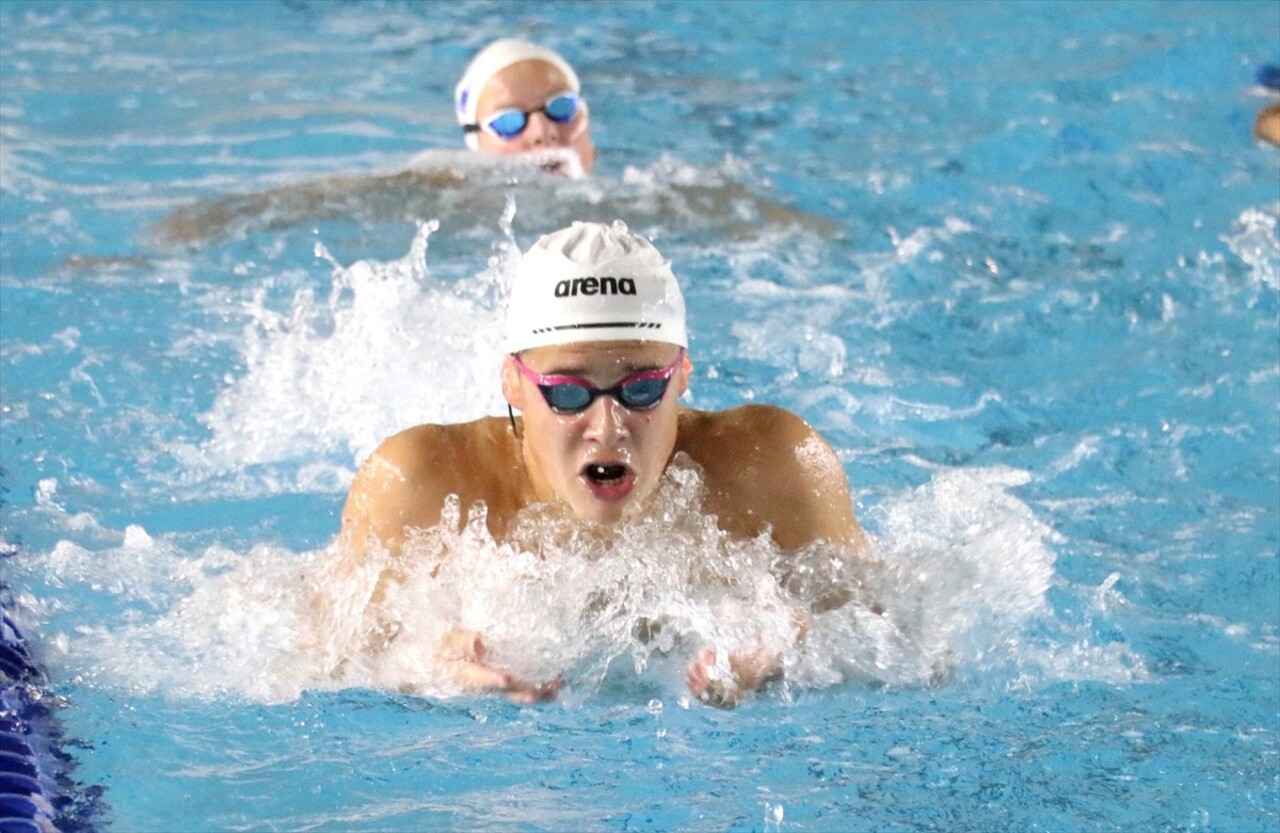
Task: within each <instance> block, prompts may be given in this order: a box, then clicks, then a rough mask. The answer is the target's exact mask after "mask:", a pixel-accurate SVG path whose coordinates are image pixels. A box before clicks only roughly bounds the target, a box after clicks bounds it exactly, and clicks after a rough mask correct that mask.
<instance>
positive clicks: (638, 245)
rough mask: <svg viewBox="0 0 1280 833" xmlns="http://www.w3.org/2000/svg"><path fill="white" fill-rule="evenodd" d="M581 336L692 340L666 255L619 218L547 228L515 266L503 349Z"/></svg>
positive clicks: (683, 343)
mask: <svg viewBox="0 0 1280 833" xmlns="http://www.w3.org/2000/svg"><path fill="white" fill-rule="evenodd" d="M584 341H661V342H665V343H668V344H677V345H679V346H681V347H688V346H689V339H688V336H687V334H686V332H685V313H684V295H682V294H681V292H680V285H679V284H677V283H676V276H675V275H674V274H672V272H671V261H669V260H667V259H666V258H664V257H663V256H662V255H661V254H659V253H658V250H657V249H655V248H654V247H653V244H652V243H650V242H649V241H648V240H646V239H644V238H643V237H641V236H640V235H638V234H632V233H631V232H630V231H628V230H627V227H626V226H625V225H624V224H623V223H621V222H615V223H614V224H613V225H611V226H610V225H605V224H604V223H582V222H578V223H574V224H573V225H572V226H570V227H569V228H566V229H561V230H559V231H555V232H552V233H551V234H548V235H546V236H545V237H543V238H542V239H541V240H539V241H538V242H537V243H534V244H533V246H532V247H531V248H530V249H529V251H528V252H526V253H525V255H524V257H522V258H521V260H520V266H519V267H518V268H517V269H516V277H515V283H514V285H513V286H512V288H511V298H510V301H509V302H508V304H507V343H506V351H507V352H508V353H516V352H519V351H521V350H528V349H530V348H533V347H545V346H547V345H549V344H575V343H579V342H584Z"/></svg>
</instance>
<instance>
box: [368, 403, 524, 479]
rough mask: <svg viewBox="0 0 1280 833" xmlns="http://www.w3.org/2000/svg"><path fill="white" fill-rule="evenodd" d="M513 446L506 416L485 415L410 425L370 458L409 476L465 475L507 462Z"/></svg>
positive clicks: (386, 442)
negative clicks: (476, 417) (456, 421)
mask: <svg viewBox="0 0 1280 833" xmlns="http://www.w3.org/2000/svg"><path fill="white" fill-rule="evenodd" d="M513 449H514V446H513V444H512V441H511V439H510V428H509V427H508V426H507V422H506V420H504V419H500V418H498V417H482V418H481V419H477V420H472V421H471V422H459V423H448V424H436V423H431V424H424V425H416V426H414V427H412V428H407V429H405V430H404V431H401V432H399V433H397V434H394V435H393V436H391V437H389V438H387V439H386V440H384V441H383V443H382V444H381V445H380V446H378V448H377V449H376V450H375V451H374V453H373V454H372V455H370V461H371V463H375V464H380V465H386V466H392V467H394V468H396V469H398V470H400V471H401V472H403V473H404V474H405V475H406V476H409V477H412V476H413V475H415V474H424V473H427V472H430V473H439V472H442V471H448V472H452V473H453V475H454V476H456V477H465V476H466V475H467V474H468V473H469V472H476V471H484V470H486V469H489V468H492V467H494V466H497V465H499V464H500V463H505V462H507V461H508V458H509V457H510V455H511V454H512V453H513Z"/></svg>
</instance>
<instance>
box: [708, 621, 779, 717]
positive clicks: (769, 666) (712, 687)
mask: <svg viewBox="0 0 1280 833" xmlns="http://www.w3.org/2000/svg"><path fill="white" fill-rule="evenodd" d="M718 656H719V655H718V654H717V652H716V649H715V648H703V649H702V650H701V651H699V652H698V656H697V658H696V659H694V661H693V662H691V663H689V668H688V670H687V671H686V673H685V682H686V683H688V685H689V691H691V692H692V693H693V695H694V696H695V697H697V698H698V699H699V700H701V701H702V702H704V703H709V704H710V705H712V706H715V707H717V708H721V709H732V708H733V707H734V706H736V705H738V704H739V703H741V702H742V701H743V700H744V699H746V698H747V696H748V695H750V694H751V693H752V692H753V691H756V690H757V689H759V688H760V687H761V686H762V685H764V684H765V683H767V682H769V681H770V680H773V679H776V678H778V677H781V676H782V653H781V652H780V651H777V650H775V649H772V648H770V647H768V646H767V645H765V644H764V641H763V640H762V639H760V638H759V637H756V639H754V640H753V641H752V642H751V643H750V644H748V645H745V646H743V647H742V648H739V649H738V650H736V651H731V652H730V653H729V663H728V667H725V666H724V665H722V664H720V663H719V662H717V659H718Z"/></svg>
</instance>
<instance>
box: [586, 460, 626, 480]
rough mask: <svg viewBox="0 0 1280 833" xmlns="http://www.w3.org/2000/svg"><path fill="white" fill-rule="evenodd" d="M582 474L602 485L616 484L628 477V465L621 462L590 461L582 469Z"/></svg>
mask: <svg viewBox="0 0 1280 833" xmlns="http://www.w3.org/2000/svg"><path fill="white" fill-rule="evenodd" d="M582 476H583V477H585V478H587V480H589V481H591V482H592V483H595V484H597V485H600V486H615V485H617V484H619V483H621V482H622V481H623V480H625V479H626V477H627V467H626V466H624V465H622V464H620V463H605V464H599V463H589V464H588V465H586V466H584V467H583V469H582Z"/></svg>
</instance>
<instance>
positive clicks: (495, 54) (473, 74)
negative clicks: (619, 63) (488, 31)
mask: <svg viewBox="0 0 1280 833" xmlns="http://www.w3.org/2000/svg"><path fill="white" fill-rule="evenodd" d="M521 61H543V62H544V63H548V64H551V66H553V67H555V68H556V69H558V70H560V73H561V74H562V75H564V80H565V83H567V84H568V85H569V89H570V90H571V91H573V92H575V93H578V92H582V89H581V87H579V85H578V74H577V73H576V72H574V71H573V67H571V66H569V62H568V61H566V60H565V59H564V58H563V57H561V56H560V53H558V52H556V51H555V50H553V49H548V48H547V47H545V46H538V45H537V44H536V43H529V42H528V41H522V40H517V39H516V38H503V39H501V40H496V41H494V42H493V43H491V44H489V45H488V46H486V47H485V48H484V49H481V50H480V52H479V53H478V54H477V55H476V56H475V57H474V58H472V59H471V63H470V64H469V65H468V66H467V71H466V72H464V73H462V80H461V81H459V82H458V86H457V87H455V88H454V91H453V109H454V112H455V113H456V114H457V116H458V124H460V125H462V126H463V127H466V126H467V125H469V124H475V123H476V108H477V107H478V106H479V104H480V93H481V92H482V91H483V90H484V86H485V84H488V83H489V81H490V80H491V79H492V78H493V76H495V75H497V74H498V73H499V72H502V71H503V70H504V69H506V68H507V67H509V66H511V65H512V64H518V63H520V62H521ZM466 140H467V147H469V148H471V149H472V150H475V149H476V147H477V145H478V141H477V138H476V134H474V133H468V134H466Z"/></svg>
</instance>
